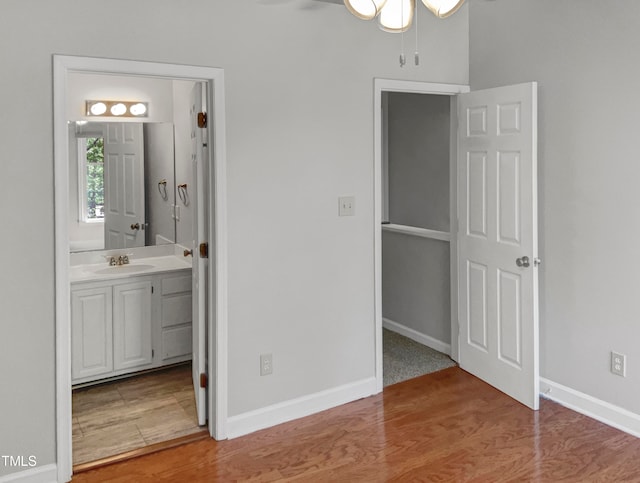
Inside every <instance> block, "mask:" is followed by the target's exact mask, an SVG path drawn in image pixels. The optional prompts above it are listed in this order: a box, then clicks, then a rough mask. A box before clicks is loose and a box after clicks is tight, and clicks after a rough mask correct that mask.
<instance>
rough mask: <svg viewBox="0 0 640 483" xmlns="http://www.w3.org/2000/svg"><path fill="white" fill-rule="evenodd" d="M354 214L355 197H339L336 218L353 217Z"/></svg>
mask: <svg viewBox="0 0 640 483" xmlns="http://www.w3.org/2000/svg"><path fill="white" fill-rule="evenodd" d="M355 214H356V198H355V196H341V197H340V198H338V216H354V215H355Z"/></svg>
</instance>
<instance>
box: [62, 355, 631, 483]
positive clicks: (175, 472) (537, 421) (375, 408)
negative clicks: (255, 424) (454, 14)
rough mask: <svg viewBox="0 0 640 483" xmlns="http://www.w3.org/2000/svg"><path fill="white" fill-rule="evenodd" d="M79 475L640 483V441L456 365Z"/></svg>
mask: <svg viewBox="0 0 640 483" xmlns="http://www.w3.org/2000/svg"><path fill="white" fill-rule="evenodd" d="M73 481H74V482H77V483H85V482H131V481H135V482H182V481H186V482H190V483H195V482H205V481H206V482H211V481H224V482H227V481H304V482H358V481H365V482H382V481H402V482H404V481H440V482H442V481H455V482H506V481H535V482H560V481H572V482H573V481H575V482H595V481H597V482H604V481H615V482H619V481H640V439H636V438H634V437H633V436H630V435H628V434H625V433H623V432H621V431H618V430H616V429H613V428H611V427H609V426H606V425H604V424H601V423H599V422H597V421H595V420H593V419H590V418H587V417H586V416H582V415H580V414H578V413H575V412H573V411H570V410H568V409H566V408H563V407H562V406H559V405H557V404H555V403H553V402H550V401H547V400H542V401H541V409H540V411H538V412H533V411H531V410H529V409H528V408H526V407H524V406H522V405H521V404H519V403H517V402H515V401H514V400H512V399H510V398H509V397H507V396H505V395H504V394H502V393H501V392H499V391H497V390H496V389H494V388H492V387H490V386H488V385H487V384H485V383H484V382H482V381H480V380H479V379H477V378H475V377H473V376H471V375H469V374H467V373H466V372H464V371H462V370H461V369H459V368H457V367H454V368H450V369H445V370H443V371H440V372H436V373H433V374H428V375H426V376H422V377H420V378H416V379H412V380H410V381H406V382H402V383H399V384H395V385H392V386H389V387H387V388H385V389H384V392H383V393H382V394H380V395H377V396H373V397H369V398H366V399H362V400H360V401H355V402H353V403H350V404H346V405H343V406H340V407H338V408H334V409H331V410H328V411H324V412H322V413H319V414H316V415H313V416H309V417H307V418H303V419H299V420H296V421H292V422H289V423H285V424H281V425H279V426H276V427H273V428H269V429H266V430H263V431H259V432H256V433H253V434H251V435H248V436H245V437H241V438H236V439H233V440H228V441H221V442H216V441H214V440H211V439H209V440H205V441H199V442H196V443H191V444H187V445H184V446H180V447H178V448H174V449H170V450H166V451H162V452H159V453H155V454H152V455H147V456H142V457H140V458H136V459H134V460H130V461H127V462H124V463H118V464H115V465H111V466H107V467H103V468H100V469H98V470H93V471H89V472H86V473H82V474H80V475H77V476H74V480H73Z"/></svg>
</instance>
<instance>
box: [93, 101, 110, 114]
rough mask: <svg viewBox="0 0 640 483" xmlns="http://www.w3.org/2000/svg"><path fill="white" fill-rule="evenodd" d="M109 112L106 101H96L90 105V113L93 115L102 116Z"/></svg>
mask: <svg viewBox="0 0 640 483" xmlns="http://www.w3.org/2000/svg"><path fill="white" fill-rule="evenodd" d="M105 112H107V105H106V104H105V103H104V102H96V103H95V104H91V105H90V106H89V113H90V114H91V115H93V116H102V115H103V114H104V113H105Z"/></svg>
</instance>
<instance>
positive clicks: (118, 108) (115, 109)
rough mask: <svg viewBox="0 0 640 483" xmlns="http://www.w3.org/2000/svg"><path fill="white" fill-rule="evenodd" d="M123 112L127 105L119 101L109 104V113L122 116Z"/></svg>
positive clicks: (125, 110)
mask: <svg viewBox="0 0 640 483" xmlns="http://www.w3.org/2000/svg"><path fill="white" fill-rule="evenodd" d="M125 112H127V106H125V105H124V104H122V103H121V102H119V103H118V104H114V105H113V106H111V114H113V115H114V116H122V115H123V114H124V113H125Z"/></svg>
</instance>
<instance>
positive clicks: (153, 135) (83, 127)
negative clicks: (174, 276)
mask: <svg viewBox="0 0 640 483" xmlns="http://www.w3.org/2000/svg"><path fill="white" fill-rule="evenodd" d="M119 126H120V127H122V129H119ZM136 126H138V127H139V128H140V129H139V133H140V134H139V136H140V138H141V139H139V140H138V141H139V147H138V150H139V153H138V154H137V156H139V159H136V158H135V156H136V155H135V154H132V153H131V152H130V151H127V148H123V146H122V145H124V144H126V143H125V142H124V141H126V140H129V141H131V136H134V135H135V133H136V129H135V127H136ZM119 143H120V144H119ZM122 149H124V151H123V150H122ZM69 156H70V160H69V189H70V193H69V245H70V251H71V252H79V251H89V250H104V249H111V248H130V247H133V246H150V245H158V244H168V243H175V240H176V220H175V216H174V213H175V211H174V210H175V159H174V127H173V124H171V123H145V124H143V125H141V124H138V123H106V122H78V123H76V122H70V123H69ZM136 163H139V166H137V167H136ZM135 225H138V226H139V228H138V229H132V226H135Z"/></svg>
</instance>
